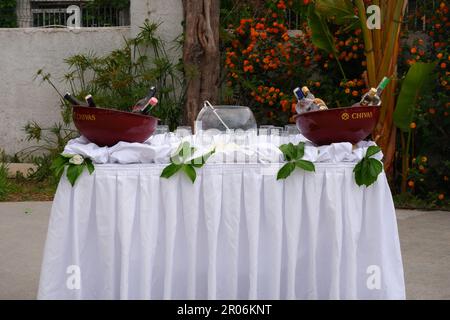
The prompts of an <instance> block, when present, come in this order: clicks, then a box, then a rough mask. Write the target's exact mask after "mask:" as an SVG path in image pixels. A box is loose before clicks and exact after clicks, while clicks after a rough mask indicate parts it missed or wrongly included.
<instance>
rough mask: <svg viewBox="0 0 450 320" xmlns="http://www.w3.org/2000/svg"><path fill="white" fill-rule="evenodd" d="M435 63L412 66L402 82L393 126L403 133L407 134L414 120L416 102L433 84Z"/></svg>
mask: <svg viewBox="0 0 450 320" xmlns="http://www.w3.org/2000/svg"><path fill="white" fill-rule="evenodd" d="M435 67H436V63H435V62H430V63H423V62H417V63H415V64H413V65H412V66H411V67H410V68H409V70H408V73H407V74H406V77H405V79H404V80H403V83H402V87H401V89H400V94H399V96H398V99H397V106H396V107H395V110H394V124H395V125H396V126H397V128H399V129H400V130H402V131H403V132H409V130H411V129H410V127H409V125H410V124H411V122H412V121H413V120H414V115H415V110H416V105H417V100H418V98H419V96H420V94H421V93H422V92H424V91H425V90H430V86H431V85H433V84H435V83H436V81H435V78H436V73H435V72H433V71H434V68H435Z"/></svg>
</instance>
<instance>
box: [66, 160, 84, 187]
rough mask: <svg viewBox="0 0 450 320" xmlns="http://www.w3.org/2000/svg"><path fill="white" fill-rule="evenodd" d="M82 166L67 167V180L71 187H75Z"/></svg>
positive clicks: (81, 171)
mask: <svg viewBox="0 0 450 320" xmlns="http://www.w3.org/2000/svg"><path fill="white" fill-rule="evenodd" d="M83 169H84V166H81V165H80V166H77V165H73V164H71V165H69V166H68V168H67V179H68V180H69V182H70V184H71V185H72V187H73V186H74V185H75V182H76V181H77V179H78V177H79V176H80V175H81V174H82V173H83Z"/></svg>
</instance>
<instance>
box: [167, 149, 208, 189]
mask: <svg viewBox="0 0 450 320" xmlns="http://www.w3.org/2000/svg"><path fill="white" fill-rule="evenodd" d="M195 151H196V149H195V148H194V147H191V145H190V143H189V142H187V141H184V142H182V143H180V145H179V146H178V148H177V150H176V151H175V153H174V155H173V156H172V157H170V162H171V163H170V164H169V165H168V166H167V167H165V168H164V170H163V171H162V173H161V178H166V179H168V178H170V177H172V176H173V175H174V174H175V173H177V172H178V171H180V170H181V171H183V172H184V173H185V174H186V175H187V177H188V178H189V180H191V181H192V183H194V182H195V179H196V178H197V172H196V171H195V168H201V167H203V165H204V164H205V163H206V161H207V160H208V159H209V157H210V156H211V155H212V154H213V153H214V152H215V150H212V151H209V152H207V153H205V154H203V155H201V156H199V157H197V158H194V159H192V158H191V157H192V156H193V154H194V153H195Z"/></svg>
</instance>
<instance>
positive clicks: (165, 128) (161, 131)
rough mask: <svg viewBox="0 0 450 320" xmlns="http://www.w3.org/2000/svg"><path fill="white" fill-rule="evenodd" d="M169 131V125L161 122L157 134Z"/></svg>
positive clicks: (157, 127)
mask: <svg viewBox="0 0 450 320" xmlns="http://www.w3.org/2000/svg"><path fill="white" fill-rule="evenodd" d="M168 132H169V126H167V125H165V124H161V125H158V126H156V130H155V134H164V133H168Z"/></svg>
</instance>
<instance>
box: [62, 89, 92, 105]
mask: <svg viewBox="0 0 450 320" xmlns="http://www.w3.org/2000/svg"><path fill="white" fill-rule="evenodd" d="M64 99H65V100H66V101H68V102H69V103H70V104H71V105H72V106H82V107H87V106H86V104H85V103H84V102H81V101H79V100H78V99H77V98H75V97H74V96H72V95H71V94H70V93H69V92H66V94H65V95H64Z"/></svg>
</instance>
